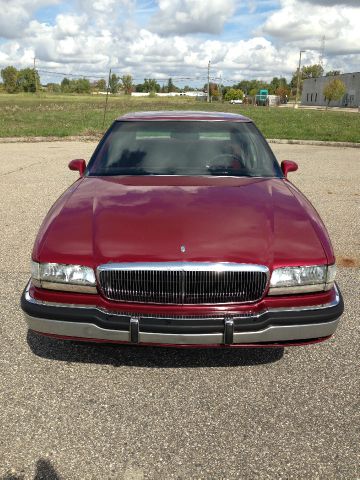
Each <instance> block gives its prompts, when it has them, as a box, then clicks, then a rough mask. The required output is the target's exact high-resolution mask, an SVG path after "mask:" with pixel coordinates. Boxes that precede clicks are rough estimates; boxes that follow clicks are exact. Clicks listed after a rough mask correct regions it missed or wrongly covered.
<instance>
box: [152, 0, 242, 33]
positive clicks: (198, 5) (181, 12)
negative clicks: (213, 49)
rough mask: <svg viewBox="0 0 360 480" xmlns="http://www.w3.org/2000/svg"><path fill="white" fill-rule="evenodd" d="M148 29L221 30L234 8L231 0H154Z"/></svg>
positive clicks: (176, 31)
mask: <svg viewBox="0 0 360 480" xmlns="http://www.w3.org/2000/svg"><path fill="white" fill-rule="evenodd" d="M158 3H159V11H158V12H157V13H156V14H155V15H154V17H153V18H152V20H151V23H150V28H151V30H153V31H155V32H158V33H160V34H162V35H174V34H175V35H176V34H180V35H184V34H191V33H210V34H219V33H221V31H222V29H223V27H224V24H225V22H226V20H228V19H229V18H230V17H231V16H232V14H233V13H234V11H235V2H234V1H233V0H158Z"/></svg>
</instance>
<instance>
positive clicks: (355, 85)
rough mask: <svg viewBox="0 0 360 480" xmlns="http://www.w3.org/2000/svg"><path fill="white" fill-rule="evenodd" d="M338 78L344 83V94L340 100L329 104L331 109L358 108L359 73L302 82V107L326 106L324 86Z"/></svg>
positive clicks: (309, 79)
mask: <svg viewBox="0 0 360 480" xmlns="http://www.w3.org/2000/svg"><path fill="white" fill-rule="evenodd" d="M334 78H338V79H339V80H341V81H342V82H344V84H345V87H346V93H345V95H344V96H343V98H342V99H340V100H339V101H336V102H331V103H330V106H331V107H358V106H360V72H357V73H343V74H341V75H334V76H329V77H318V78H307V79H306V80H304V84H303V91H302V95H301V104H302V105H318V106H324V105H327V101H326V100H325V98H324V94H323V91H324V87H325V85H326V84H327V83H328V82H330V81H331V80H333V79H334Z"/></svg>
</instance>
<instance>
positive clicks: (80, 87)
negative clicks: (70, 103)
mask: <svg viewBox="0 0 360 480" xmlns="http://www.w3.org/2000/svg"><path fill="white" fill-rule="evenodd" d="M70 91H71V92H72V93H90V92H91V84H90V81H89V80H88V79H87V78H79V79H78V80H71V81H70Z"/></svg>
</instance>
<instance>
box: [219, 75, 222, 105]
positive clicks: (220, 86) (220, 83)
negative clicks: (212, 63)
mask: <svg viewBox="0 0 360 480" xmlns="http://www.w3.org/2000/svg"><path fill="white" fill-rule="evenodd" d="M218 89H219V98H220V101H221V102H222V99H223V98H222V75H220V82H219V87H218Z"/></svg>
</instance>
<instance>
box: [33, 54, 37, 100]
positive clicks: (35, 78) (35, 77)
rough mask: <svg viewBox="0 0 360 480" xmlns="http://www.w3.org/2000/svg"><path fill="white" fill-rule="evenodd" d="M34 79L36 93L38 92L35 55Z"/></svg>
mask: <svg viewBox="0 0 360 480" xmlns="http://www.w3.org/2000/svg"><path fill="white" fill-rule="evenodd" d="M34 81H35V93H36V92H37V76H36V57H34Z"/></svg>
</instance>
